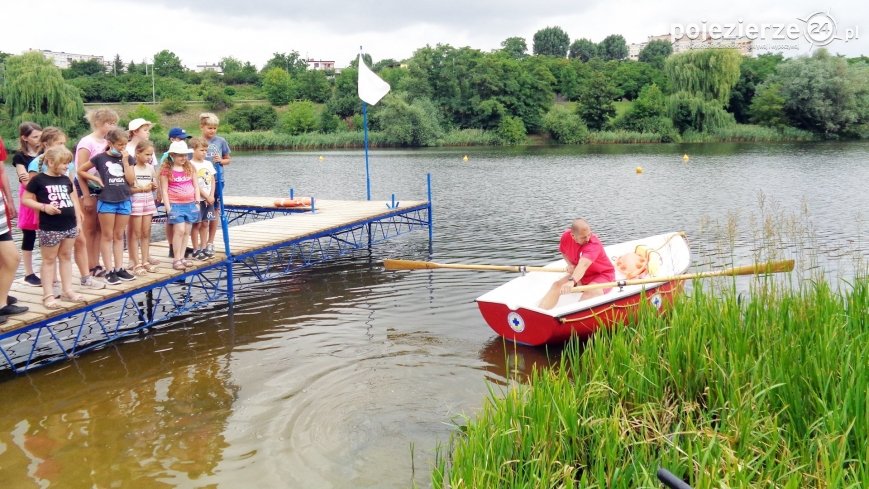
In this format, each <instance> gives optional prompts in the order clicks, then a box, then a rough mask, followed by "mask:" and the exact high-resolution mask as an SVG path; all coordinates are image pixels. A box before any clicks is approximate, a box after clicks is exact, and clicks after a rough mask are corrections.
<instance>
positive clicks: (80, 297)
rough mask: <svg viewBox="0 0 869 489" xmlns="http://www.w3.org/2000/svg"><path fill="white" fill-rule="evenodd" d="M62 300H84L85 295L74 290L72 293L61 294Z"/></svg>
mask: <svg viewBox="0 0 869 489" xmlns="http://www.w3.org/2000/svg"><path fill="white" fill-rule="evenodd" d="M60 300H62V301H69V302H84V296H83V295H81V294H76V293H75V292H73V293H72V294H64V293H61V294H60Z"/></svg>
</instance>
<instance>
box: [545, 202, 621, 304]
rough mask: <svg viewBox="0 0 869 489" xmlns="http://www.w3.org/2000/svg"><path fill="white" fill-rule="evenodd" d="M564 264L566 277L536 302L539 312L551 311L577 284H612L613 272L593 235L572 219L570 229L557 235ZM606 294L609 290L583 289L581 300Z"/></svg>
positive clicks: (607, 258)
mask: <svg viewBox="0 0 869 489" xmlns="http://www.w3.org/2000/svg"><path fill="white" fill-rule="evenodd" d="M558 250H559V251H561V256H563V257H564V261H566V262H567V276H565V277H562V278H560V279H558V280H557V281H556V282H555V283H554V284H552V288H550V289H549V292H547V293H546V295H545V296H543V299H542V300H541V301H540V307H541V308H543V309H552V308H553V307H555V304H557V303H558V298H559V297H560V296H561V295H562V294H568V293H570V291H571V289H572V288H573V287H575V286H577V285H588V284H592V283H602V282H612V281H614V280H615V279H616V271H615V268H614V267H613V264H612V262H611V261H610V259H609V257H608V256H607V254H606V251H605V250H604V248H603V244H602V243H601V242H600V239H598V237H597V235H595V234H593V233H592V232H591V227H590V226H589V225H588V222H586V221H585V219H574V221H573V224H571V225H570V229H568V230H567V231H564V233H563V234H562V235H561V243H560V244H559V246H558ZM607 292H609V289H592V290H586V291H585V292H583V293H582V295H581V296H580V298H581V299H583V300H584V299H590V298H592V297H597V296H599V295H603V294H605V293H607Z"/></svg>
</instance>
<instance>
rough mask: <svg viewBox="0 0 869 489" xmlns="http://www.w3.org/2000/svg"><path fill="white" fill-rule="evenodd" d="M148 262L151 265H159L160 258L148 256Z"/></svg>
mask: <svg viewBox="0 0 869 489" xmlns="http://www.w3.org/2000/svg"><path fill="white" fill-rule="evenodd" d="M148 263H150V264H151V265H159V264H160V260H158V259H156V258H148ZM148 271H149V272H150V271H151V270H148Z"/></svg>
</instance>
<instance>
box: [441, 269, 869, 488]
mask: <svg viewBox="0 0 869 489" xmlns="http://www.w3.org/2000/svg"><path fill="white" fill-rule="evenodd" d="M807 283H808V284H809V285H805V286H801V287H799V288H798V289H796V290H788V289H784V288H780V287H779V286H776V285H774V284H770V283H759V284H756V287H755V289H754V290H753V291H752V294H751V296H750V298H749V299H748V300H747V301H746V300H743V299H741V298H740V296H739V294H737V293H736V291H735V287H730V288H729V289H728V288H727V287H724V289H725V290H724V291H723V292H722V291H720V290H712V289H711V288H710V289H707V288H706V287H705V286H699V285H700V284H699V282H698V283H696V284H695V288H694V290H693V291H692V293H691V294H690V295H686V296H682V297H680V298H679V299H678V300H677V301H675V302H674V304H673V305H672V308H671V309H670V310H669V311H668V313H667V314H666V315H665V316H664V315H659V314H658V313H657V312H656V311H655V310H653V309H652V308H651V307H647V308H645V309H643V310H641V311H639V313H638V315H637V317H636V319H635V321H633V322H632V324H631V325H629V326H622V327H617V328H615V329H614V330H611V331H606V332H600V333H598V334H596V335H594V336H593V337H592V338H590V339H589V340H588V341H587V342H586V343H585V344H584V345H583V344H580V343H579V342H578V341H573V342H571V343H570V344H569V345H568V346H567V347H566V348H565V350H564V352H563V353H562V356H561V359H560V361H559V362H557V363H556V364H555V365H553V366H552V367H551V368H543V369H536V368H535V369H534V371H533V372H532V374H531V376H530V378H529V380H528V383H527V385H525V384H513V385H512V386H511V387H509V388H507V389H505V390H504V391H502V392H498V391H496V390H494V388H493V389H491V390H490V396H489V397H488V398H487V399H486V400H485V402H484V405H483V407H482V409H481V410H480V411H479V412H478V413H477V414H475V415H474V417H473V419H472V420H466V423H465V424H463V425H462V426H459V427H458V428H457V430H456V432H455V433H454V434H453V435H452V436H451V438H450V441H449V443H448V445H447V446H440V447H439V448H438V450H437V459H436V462H435V467H434V469H433V472H432V485H433V487H435V488H447V487H450V488H453V489H459V488H472V487H500V488H513V487H517V488H518V487H565V488H567V487H608V488H613V489H614V488H635V487H659V484H658V482H657V481H656V479H655V471H656V470H657V468H658V467H663V468H667V469H668V470H670V471H671V472H673V473H674V474H676V475H677V476H678V477H680V478H682V479H683V480H685V481H686V482H688V483H689V484H690V485H691V486H692V487H694V488H710V487H748V486H751V487H755V486H758V487H759V486H769V487H783V488H793V489H796V488H800V487H843V488H845V487H848V488H851V487H853V488H857V487H866V483H867V482H869V452H867V445H866V440H867V439H869V422H867V421H869V418H867V416H869V395H867V392H869V369H866V368H865V365H866V363H865V362H866V358H869V328H867V325H869V323H867V316H866V311H867V308H869V278H867V277H861V278H857V279H855V280H854V281H853V283H851V284H850V286H849V288H848V289H847V290H844V291H837V290H833V289H832V288H831V287H830V285H829V284H828V283H826V282H825V281H823V280H821V281H815V282H807ZM506 349H507V350H509V347H508V348H506ZM514 364H515V362H514ZM508 374H509V373H508Z"/></svg>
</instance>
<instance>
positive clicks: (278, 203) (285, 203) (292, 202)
mask: <svg viewBox="0 0 869 489" xmlns="http://www.w3.org/2000/svg"><path fill="white" fill-rule="evenodd" d="M310 205H311V198H310V197H299V198H296V199H277V200H275V207H305V206H310Z"/></svg>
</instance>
